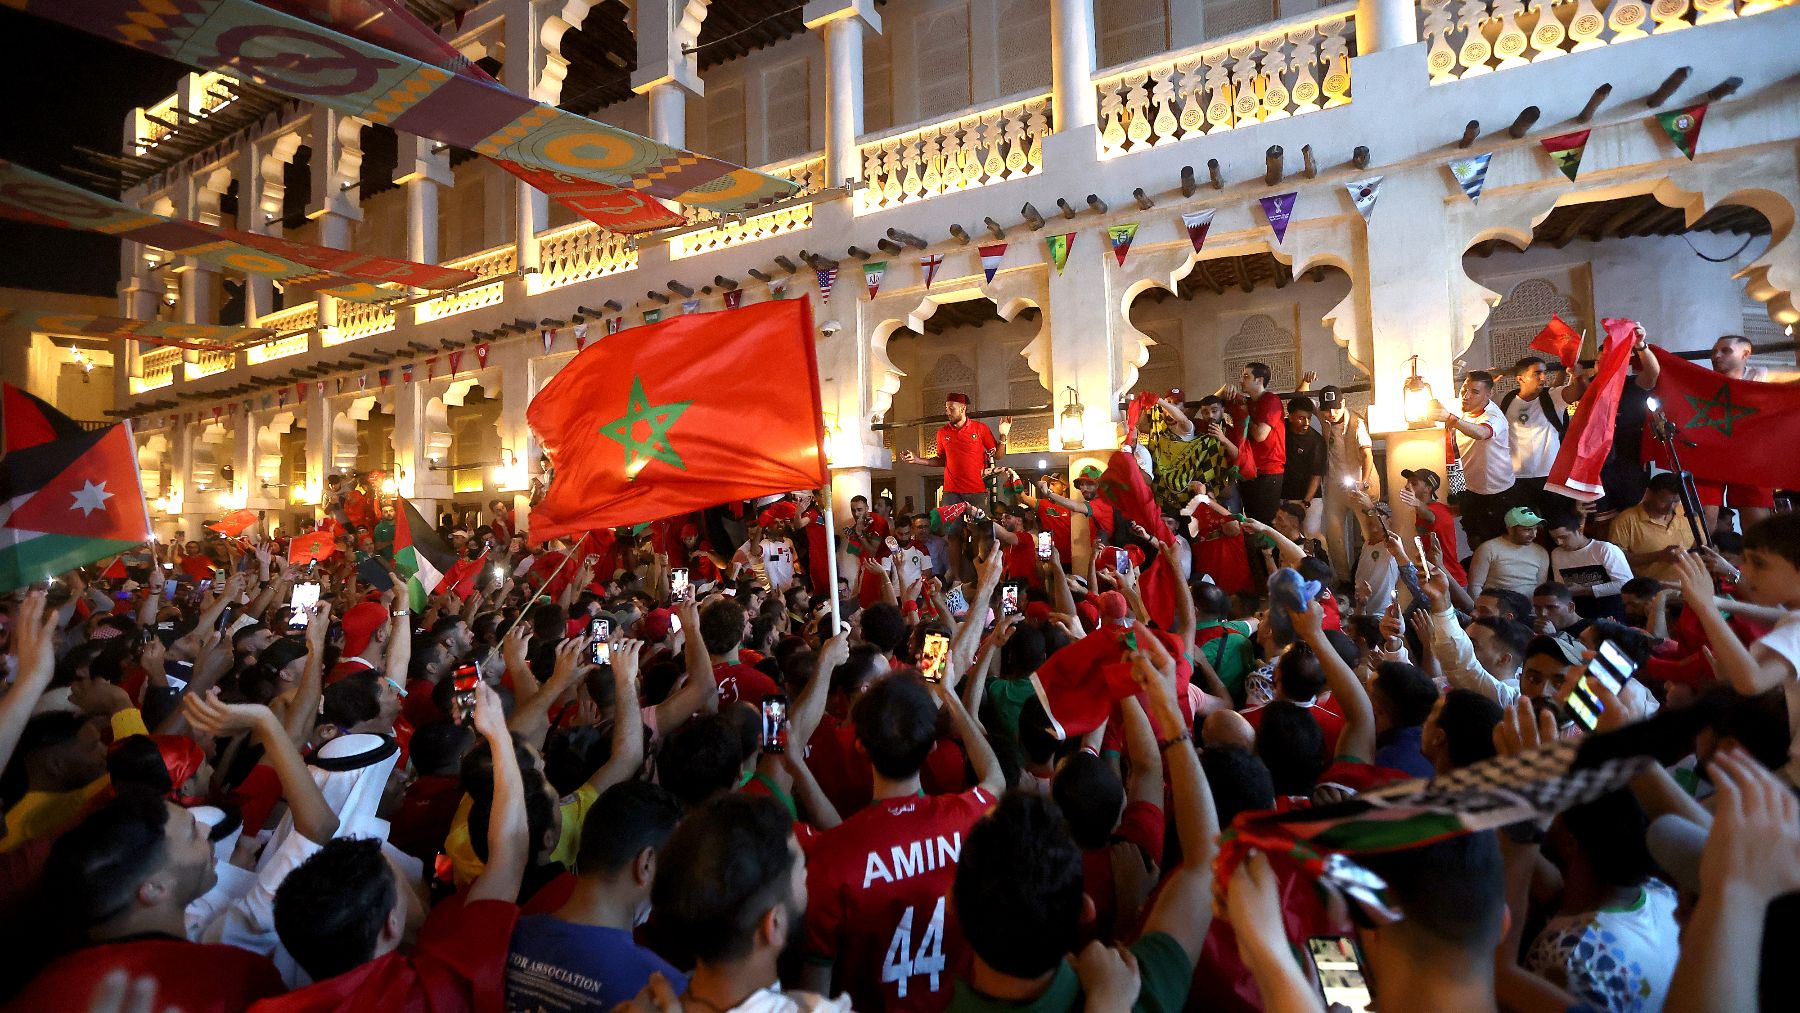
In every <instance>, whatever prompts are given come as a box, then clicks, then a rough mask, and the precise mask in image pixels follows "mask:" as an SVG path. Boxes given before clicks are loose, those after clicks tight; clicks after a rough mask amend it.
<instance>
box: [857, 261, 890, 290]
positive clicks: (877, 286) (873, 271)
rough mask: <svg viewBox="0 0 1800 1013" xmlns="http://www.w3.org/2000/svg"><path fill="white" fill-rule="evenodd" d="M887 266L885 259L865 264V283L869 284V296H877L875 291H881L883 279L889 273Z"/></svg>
mask: <svg viewBox="0 0 1800 1013" xmlns="http://www.w3.org/2000/svg"><path fill="white" fill-rule="evenodd" d="M887 266H888V262H887V261H885V260H877V261H875V262H874V263H873V264H864V265H863V284H865V285H867V286H869V298H871V299H873V298H875V293H877V292H880V291H881V279H882V277H883V276H885V275H886V274H887Z"/></svg>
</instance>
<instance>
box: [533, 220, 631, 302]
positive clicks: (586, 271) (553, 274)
mask: <svg viewBox="0 0 1800 1013" xmlns="http://www.w3.org/2000/svg"><path fill="white" fill-rule="evenodd" d="M637 263H638V255H637V246H636V244H634V243H633V242H632V241H631V240H630V238H628V237H626V236H621V235H616V234H614V233H611V232H605V231H602V230H601V228H600V226H598V225H595V224H594V223H593V222H576V223H575V224H573V225H565V226H563V227H562V228H559V229H555V230H553V231H550V232H545V233H542V234H540V235H539V236H538V273H537V275H536V276H535V277H533V278H532V279H531V280H530V282H529V284H530V290H531V291H532V292H533V293H534V294H535V293H537V292H548V291H550V290H551V289H553V288H561V287H563V286H564V285H574V284H576V283H578V282H583V281H592V280H593V279H595V278H604V277H606V276H607V275H609V274H621V273H623V272H625V271H635V270H637Z"/></svg>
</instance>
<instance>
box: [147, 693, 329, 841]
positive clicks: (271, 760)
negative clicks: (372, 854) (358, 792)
mask: <svg viewBox="0 0 1800 1013" xmlns="http://www.w3.org/2000/svg"><path fill="white" fill-rule="evenodd" d="M216 692H217V691H213V692H209V693H189V694H188V695H187V696H185V697H183V698H182V701H181V709H182V711H183V713H185V714H186V715H187V720H188V723H189V724H190V725H192V726H193V727H194V729H195V730H197V731H200V732H203V733H205V734H207V735H211V736H213V737H215V738H217V737H221V736H226V735H235V734H237V733H238V732H243V731H248V732H250V734H251V735H253V736H255V738H256V742H257V744H258V745H260V746H262V747H263V758H262V762H263V763H265V764H267V765H268V766H270V767H272V768H273V769H274V771H275V777H276V779H277V780H279V781H280V782H281V795H282V797H283V798H284V799H286V800H287V804H288V812H289V813H291V814H292V815H293V817H294V829H295V830H297V831H299V832H300V833H301V834H302V835H303V836H305V837H306V839H307V840H309V841H311V842H313V843H314V844H324V843H325V842H326V841H329V840H331V839H332V837H334V836H336V835H337V832H338V816H337V813H335V812H333V811H332V809H331V805H330V803H328V802H326V801H325V795H324V793H323V792H321V791H320V790H319V786H318V784H317V783H316V782H314V781H313V778H312V772H311V771H310V770H308V769H307V767H306V761H305V760H303V759H301V757H300V750H298V749H296V748H295V747H294V742H293V740H292V739H290V738H288V734H287V729H286V728H284V727H282V725H281V722H280V721H277V720H276V719H275V714H274V712H273V711H271V710H269V708H267V707H264V706H263V705H262V704H257V703H239V704H226V703H221V702H219V699H218V697H217V695H216Z"/></svg>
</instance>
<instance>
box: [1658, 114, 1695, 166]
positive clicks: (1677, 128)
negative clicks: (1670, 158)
mask: <svg viewBox="0 0 1800 1013" xmlns="http://www.w3.org/2000/svg"><path fill="white" fill-rule="evenodd" d="M1704 119H1706V103H1704V102H1702V103H1700V104H1699V105H1697V106H1688V107H1687V108H1686V109H1677V110H1675V111H1674V112H1669V113H1657V114H1656V122H1658V123H1660V124H1662V128H1663V131H1664V132H1665V133H1667V134H1668V135H1669V140H1671V141H1674V142H1675V146H1676V147H1677V148H1680V149H1681V153H1682V154H1684V155H1686V156H1687V157H1688V161H1690V162H1691V161H1693V160H1694V153H1695V152H1696V151H1698V150H1699V148H1700V121H1701V120H1704Z"/></svg>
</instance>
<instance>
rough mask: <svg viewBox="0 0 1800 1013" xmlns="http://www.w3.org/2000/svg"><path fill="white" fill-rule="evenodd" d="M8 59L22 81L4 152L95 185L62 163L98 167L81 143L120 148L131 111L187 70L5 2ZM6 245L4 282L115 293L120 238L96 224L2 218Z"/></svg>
mask: <svg viewBox="0 0 1800 1013" xmlns="http://www.w3.org/2000/svg"><path fill="white" fill-rule="evenodd" d="M0 66H5V67H10V68H11V70H10V71H9V73H10V74H11V75H12V80H13V82H14V84H13V93H12V98H11V99H10V100H9V101H8V102H7V115H6V129H4V130H0V158H4V159H7V160H8V161H13V162H17V163H19V164H20V165H23V166H25V167H26V168H30V169H36V170H37V171H39V172H43V173H48V174H49V175H52V176H57V177H59V178H61V179H64V180H67V181H69V182H72V183H75V184H77V185H79V186H82V187H84V188H87V189H97V188H98V185H97V184H96V183H94V182H93V181H92V180H88V179H86V178H84V177H76V176H73V175H70V174H67V173H64V172H63V171H62V169H61V167H62V166H63V165H65V164H69V165H79V166H81V167H82V168H85V169H90V170H94V169H97V168H98V167H97V166H94V165H92V164H91V163H89V162H87V161H86V160H85V159H83V158H81V157H80V156H78V155H76V154H75V151H74V147H73V146H74V145H77V144H81V145H85V146H87V147H90V148H94V149H96V150H99V151H107V152H116V151H118V150H119V140H120V130H121V129H122V128H121V124H123V123H124V120H125V113H126V112H127V111H128V110H130V109H132V108H133V107H136V106H143V105H150V104H152V103H154V102H156V101H157V100H158V99H161V98H163V97H164V96H166V95H169V94H172V93H173V92H174V91H175V83H176V82H177V81H178V80H180V78H181V75H182V74H184V73H186V72H187V70H188V68H187V67H185V66H183V65H181V64H177V63H173V62H171V61H169V60H164V59H162V58H160V57H156V56H151V55H150V54H148V53H142V52H139V51H137V50H135V49H131V48H129V47H126V46H123V45H119V44H117V43H113V42H108V41H106V40H104V39H100V38H98V37H96V36H92V35H88V34H86V33H83V32H78V31H75V30H74V29H72V28H64V27H63V26H61V25H55V24H51V23H50V22H47V21H43V20H41V19H39V18H35V17H32V16H30V15H28V14H20V13H18V12H17V11H13V10H9V9H4V8H0ZM107 196H113V197H116V196H118V195H117V194H116V193H109V194H107ZM0 251H4V252H3V253H0V286H5V287H12V288H33V289H45V290H48V291H52V292H76V293H85V294H90V295H112V294H113V292H114V291H115V286H116V285H117V283H118V280H119V242H118V240H116V239H109V238H107V237H105V236H100V235H96V234H94V233H89V232H70V231H66V230H63V229H52V228H46V227H44V226H40V225H26V224H23V223H18V222H10V221H5V220H3V219H0Z"/></svg>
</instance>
